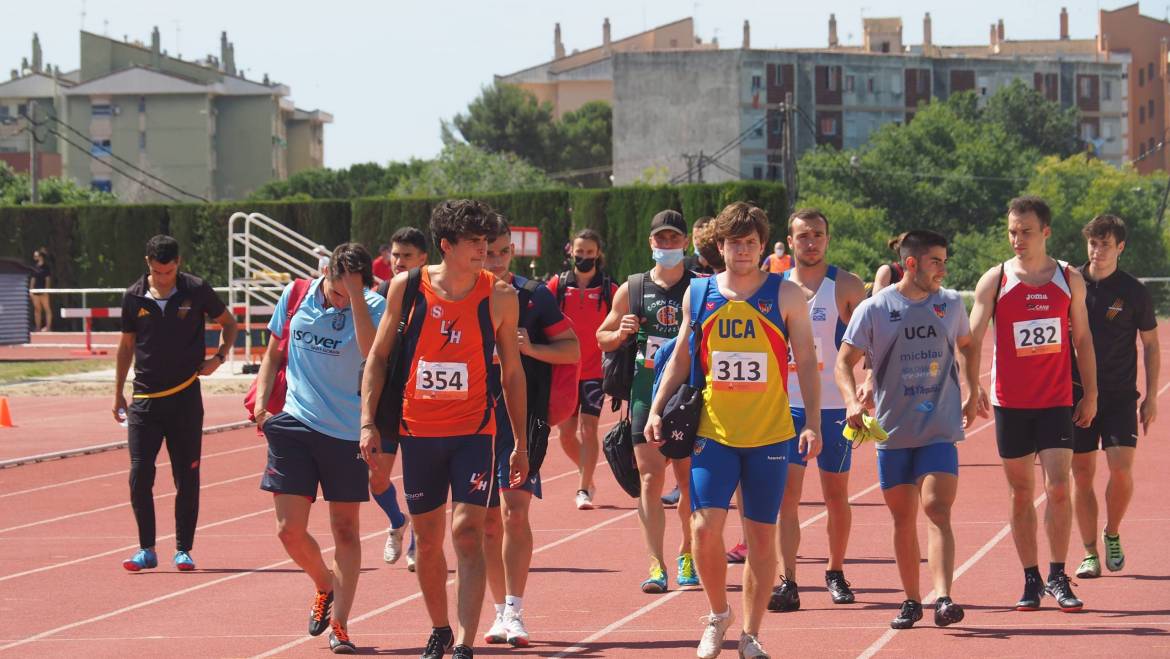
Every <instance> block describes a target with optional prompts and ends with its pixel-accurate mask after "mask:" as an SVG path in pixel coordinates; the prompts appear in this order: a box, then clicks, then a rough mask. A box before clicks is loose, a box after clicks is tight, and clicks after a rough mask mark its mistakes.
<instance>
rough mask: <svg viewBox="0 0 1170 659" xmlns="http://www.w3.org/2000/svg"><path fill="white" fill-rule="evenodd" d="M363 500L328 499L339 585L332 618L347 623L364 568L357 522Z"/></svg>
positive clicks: (334, 572) (334, 571) (335, 567)
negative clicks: (360, 501) (360, 502)
mask: <svg viewBox="0 0 1170 659" xmlns="http://www.w3.org/2000/svg"><path fill="white" fill-rule="evenodd" d="M360 505H361V504H359V503H357V502H352V501H330V502H329V526H330V528H331V529H332V531H333V543H334V545H335V547H336V549H334V550H333V574H334V576H335V578H336V580H337V588H336V589H335V590H334V595H333V598H334V599H333V619H334V620H336V621H337V622H339V623H340V624H341V626H342V627H345V626H346V623H347V622H348V621H349V610H350V608H351V607H352V606H353V598H354V595H355V594H356V593H357V583H358V577H359V576H360V575H361V572H362V539H361V532H360V530H359V526H358V510H359V506H360Z"/></svg>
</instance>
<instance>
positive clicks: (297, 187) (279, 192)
mask: <svg viewBox="0 0 1170 659" xmlns="http://www.w3.org/2000/svg"><path fill="white" fill-rule="evenodd" d="M423 164H424V163H423V161H421V160H414V159H412V160H410V161H409V162H391V163H389V164H388V165H386V166H385V167H383V166H382V165H379V164H377V163H373V162H368V163H358V164H356V165H352V166H350V167H348V168H345V169H326V168H322V169H308V170H305V171H302V172H297V173H296V174H293V175H292V176H290V177H289V178H288V179H287V180H284V181H269V182H268V183H265V184H264V185H262V186H260V188H259V189H257V190H256V191H255V192H253V193H252V196H251V197H250V198H251V199H253V200H276V199H283V200H307V199H351V198H354V197H377V196H381V195H386V194H390V192H391V191H393V190H394V188H395V187H397V186H398V182H399V181H401V180H402V179H403V178H406V177H408V176H411V175H414V174H417V173H418V172H419V171H421V170H422V167H423Z"/></svg>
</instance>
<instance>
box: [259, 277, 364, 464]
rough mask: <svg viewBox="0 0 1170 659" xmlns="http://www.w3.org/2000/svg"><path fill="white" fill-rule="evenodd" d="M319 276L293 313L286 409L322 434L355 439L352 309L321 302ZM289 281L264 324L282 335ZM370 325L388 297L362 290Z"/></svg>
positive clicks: (357, 370)
mask: <svg viewBox="0 0 1170 659" xmlns="http://www.w3.org/2000/svg"><path fill="white" fill-rule="evenodd" d="M322 281H323V279H322V278H318V279H317V280H316V281H314V282H312V283H311V284H309V289H308V290H307V291H306V292H305V299H304V301H303V302H301V306H300V308H298V309H297V312H296V314H295V315H293V317H292V322H291V323H290V324H289V332H290V333H291V334H292V338H291V340H290V341H289V342H288V369H287V371H286V373H285V376H286V378H287V380H288V393H287V394H286V395H285V398H284V411H285V412H287V413H288V414H290V415H291V416H292V417H293V418H295V419H296V420H297V421H300V422H301V423H303V424H305V425H306V426H308V427H310V428H312V429H313V430H316V431H317V432H319V433H322V434H324V435H329V436H330V437H336V438H338V439H344V440H347V441H351V442H356V441H358V439H359V436H360V434H361V425H362V420H361V419H362V415H361V391H360V388H361V364H362V360H363V359H364V358H365V355H363V354H361V350H360V349H358V345H357V334H356V333H355V332H354V329H353V310H352V309H350V308H348V307H346V308H345V309H337V308H334V307H329V308H325V304H324V301H325V298H324V295H325V293H324V291H323V290H321V282H322ZM290 291H292V285H291V284H290V285H289V286H288V287H286V288H285V289H284V293H283V294H282V295H281V296H280V302H278V303H277V304H276V309H275V310H274V311H273V312H272V320H271V321H269V323H268V330H269V331H271V332H272V334H273V335H274V336H277V337H280V335H281V332H282V331H283V330H284V317H285V314H286V313H287V309H288V298H289V295H290ZM365 298H366V306H368V307H369V309H370V318H371V319H372V320H373V321H374V327H375V328H376V327H377V326H378V322H379V321H380V320H381V319H382V313H383V312H384V311H385V310H386V299H385V298H383V297H382V296H381V295H378V294H377V293H375V292H374V291H371V290H368V289H367V290H366V291H365Z"/></svg>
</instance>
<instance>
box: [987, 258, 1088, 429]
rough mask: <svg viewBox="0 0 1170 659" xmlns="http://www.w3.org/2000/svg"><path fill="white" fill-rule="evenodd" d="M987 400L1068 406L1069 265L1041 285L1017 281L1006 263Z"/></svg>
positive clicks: (1061, 266)
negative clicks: (1030, 284) (989, 398)
mask: <svg viewBox="0 0 1170 659" xmlns="http://www.w3.org/2000/svg"><path fill="white" fill-rule="evenodd" d="M996 294H997V296H998V300H997V302H996V306H995V315H994V317H993V320H994V321H995V358H994V360H993V364H992V368H991V404H992V405H995V406H996V407H1008V408H1014V409H1044V408H1049V407H1062V406H1063V407H1069V406H1071V405H1072V353H1071V351H1070V347H1069V338H1070V334H1069V306H1070V304H1071V303H1072V293H1071V292H1070V290H1069V283H1068V264H1067V263H1065V262H1064V261H1057V268H1056V270H1055V272H1054V273H1053V275H1052V279H1051V280H1050V281H1049V282H1048V283H1046V284H1044V285H1042V286H1029V285H1028V284H1025V283H1024V282H1022V281H1020V279H1019V277H1018V276H1016V274H1015V272H1014V270H1013V268H1012V267H1011V265H1010V264H1009V263H1005V264H1004V266H1003V277H1002V278H1001V279H1000V281H999V288H998V290H997V291H996Z"/></svg>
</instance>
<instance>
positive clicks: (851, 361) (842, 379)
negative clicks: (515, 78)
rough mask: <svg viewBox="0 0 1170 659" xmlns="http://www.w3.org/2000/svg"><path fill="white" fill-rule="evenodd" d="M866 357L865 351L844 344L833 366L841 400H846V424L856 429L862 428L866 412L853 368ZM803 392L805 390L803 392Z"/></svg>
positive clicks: (849, 344)
mask: <svg viewBox="0 0 1170 659" xmlns="http://www.w3.org/2000/svg"><path fill="white" fill-rule="evenodd" d="M864 357H865V351H864V350H861V349H860V348H857V347H856V346H854V345H853V344H852V343H842V344H841V348H840V349H839V350H838V351H837V363H836V364H834V365H833V378H834V379H835V380H836V381H837V389H838V390H839V391H840V392H841V398H843V399H845V422H846V423H848V424H849V425H850V426H852V427H854V428H860V427H861V426H862V425H863V424H862V422H861V414H862V412H864V411H865V406H864V405H863V404H862V400H861V397H860V396H859V395H858V391H857V380H856V379H855V378H854V377H853V368H854V367H855V366H857V362H859V361H861V360H862V359H863V358H864ZM802 391H803V390H802Z"/></svg>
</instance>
